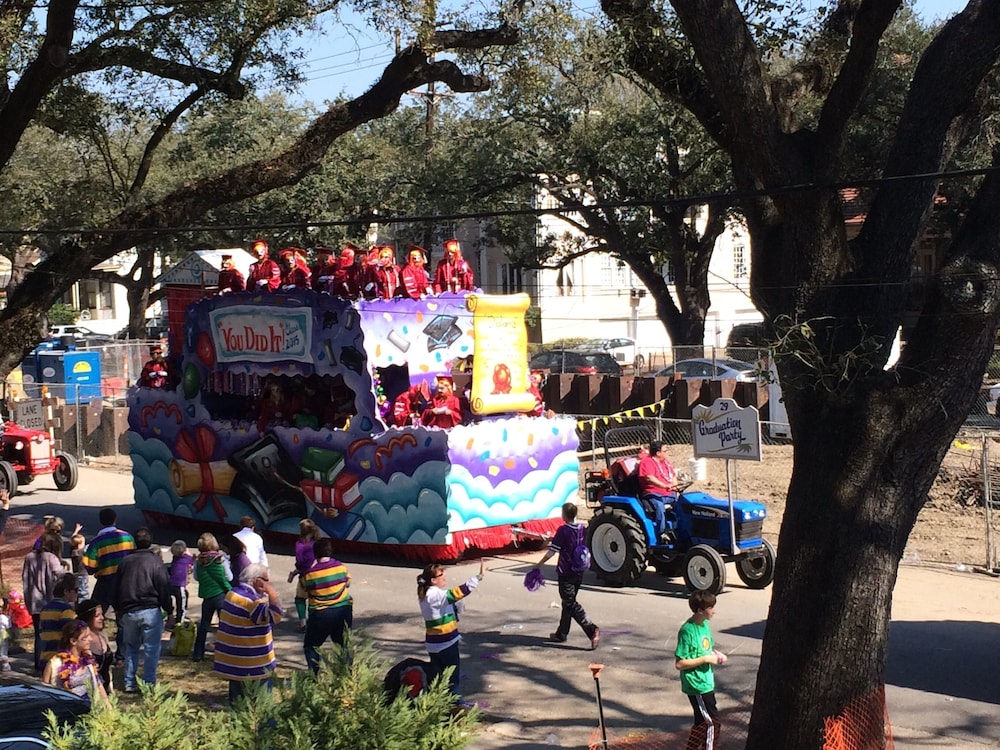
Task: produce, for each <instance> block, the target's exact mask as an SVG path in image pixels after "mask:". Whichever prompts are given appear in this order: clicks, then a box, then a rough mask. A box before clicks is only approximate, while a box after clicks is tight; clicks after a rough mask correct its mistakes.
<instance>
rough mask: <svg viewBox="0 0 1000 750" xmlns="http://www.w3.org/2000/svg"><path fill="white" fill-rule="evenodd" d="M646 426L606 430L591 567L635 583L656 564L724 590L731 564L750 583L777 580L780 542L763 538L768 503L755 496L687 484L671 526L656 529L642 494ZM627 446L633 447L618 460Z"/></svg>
mask: <svg viewBox="0 0 1000 750" xmlns="http://www.w3.org/2000/svg"><path fill="white" fill-rule="evenodd" d="M650 437H651V436H650V432H649V430H648V429H647V428H645V427H638V428H637V427H621V428H611V429H609V430H607V432H606V433H605V435H604V461H605V464H606V467H607V468H606V469H604V470H601V471H591V472H588V474H587V478H586V486H585V488H586V494H587V505H588V507H590V508H591V509H592V510H593V517H592V518H591V519H590V523H589V524H588V526H587V543H588V546H589V547H590V556H591V569H592V570H593V571H594V572H595V573H596V574H597V577H598V579H599V580H601V581H603V582H605V583H607V584H610V585H612V586H629V585H631V584H633V583H635V582H636V581H637V580H638V579H639V577H640V576H641V575H642V574H643V572H645V570H646V568H647V567H648V566H649V565H652V566H653V567H654V568H655V569H656V570H657V572H659V573H662V574H665V575H668V576H672V577H677V576H683V577H684V582H685V583H686V584H687V587H688V588H689V589H690V590H691V591H696V590H700V591H710V592H712V593H714V594H718V593H719V592H720V591H722V589H723V588H724V587H725V585H726V563H729V562H734V563H735V564H736V572H737V574H738V575H739V577H740V580H741V581H743V583H745V584H746V585H747V586H748V587H749V588H752V589H762V588H765V587H766V586H767V585H769V584H770V583H771V581H773V580H774V557H775V556H774V547H773V546H772V545H771V543H770V542H768V541H767V540H766V539H764V538H763V537H762V536H761V532H762V531H763V528H764V519H765V518H766V517H767V508H765V507H764V505H763V504H761V503H758V502H755V501H752V500H734V501H732V502H730V501H729V500H726V499H720V498H717V497H713V496H711V495H708V494H706V493H704V492H690V491H688V488H689V487H690V486H691V482H690V481H687V482H682V483H681V484H679V485H678V487H677V489H676V491H675V492H674V493H673V495H672V498H673V502H671V503H669V504H668V506H667V512H666V529H664V530H663V531H662V532H661V533H659V534H658V533H657V529H656V528H655V522H654V519H655V513H654V510H653V508H652V507H650V506H648V505H647V504H645V503H643V501H642V500H641V499H640V496H639V478H638V465H639V459H638V458H637V457H636V454H637V453H638V451H639V449H640V447H641V446H643V445H648V443H649V439H650ZM623 451H626V452H631V455H626V456H623V457H620V458H615V455H619V456H621V455H622V453H623Z"/></svg>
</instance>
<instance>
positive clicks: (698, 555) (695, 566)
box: [684, 544, 726, 594]
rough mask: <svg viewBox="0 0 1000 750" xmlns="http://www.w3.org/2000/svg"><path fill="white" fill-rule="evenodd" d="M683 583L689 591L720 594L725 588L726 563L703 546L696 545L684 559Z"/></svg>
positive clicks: (711, 549)
mask: <svg viewBox="0 0 1000 750" xmlns="http://www.w3.org/2000/svg"><path fill="white" fill-rule="evenodd" d="M684 583H686V584H687V587H688V589H690V590H691V591H707V592H709V593H710V594H720V593H722V589H724V588H725V587H726V562H725V560H723V559H722V555H720V554H719V553H718V552H716V551H715V550H714V549H713V548H712V547H709V546H708V545H705V544H696V545H695V546H694V547H692V548H691V549H689V550H688V553H687V556H686V557H685V558H684Z"/></svg>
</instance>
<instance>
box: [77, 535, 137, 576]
mask: <svg viewBox="0 0 1000 750" xmlns="http://www.w3.org/2000/svg"><path fill="white" fill-rule="evenodd" d="M134 549H135V540H134V539H133V538H132V535H131V534H129V533H128V532H127V531H122V530H121V529H118V528H115V527H114V526H108V527H106V528H103V529H101V530H100V531H98V532H97V536H95V537H94V538H93V539H92V540H91V541H90V544H88V545H87V551H86V552H85V553H84V554H83V566H84V567H85V568H86V569H87V572H88V573H90V574H92V575H94V576H96V577H97V578H103V577H104V576H111V575H114V574H115V573H117V572H118V564H119V563H120V562H121V561H122V560H124V559H125V555H127V554H128V553H129V552H131V551H132V550H134Z"/></svg>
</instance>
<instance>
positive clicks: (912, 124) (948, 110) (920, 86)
mask: <svg viewBox="0 0 1000 750" xmlns="http://www.w3.org/2000/svg"><path fill="white" fill-rule="evenodd" d="M998 58H1000V6H998V5H997V3H995V2H989V1H988V0H970V2H969V4H968V6H967V7H966V9H965V10H963V11H962V12H961V13H959V14H957V15H956V16H954V17H952V19H951V20H950V21H949V22H948V23H947V24H946V25H945V26H944V28H942V30H941V32H940V33H939V34H938V35H937V37H935V39H934V41H933V42H932V43H931V45H930V46H929V47H928V48H927V50H926V51H925V52H924V55H923V57H922V58H921V60H920V63H919V64H918V66H917V69H916V71H915V72H914V76H913V83H912V84H911V86H910V92H909V95H908V97H907V100H906V104H905V105H904V108H903V112H902V114H901V115H900V119H899V125H898V127H897V129H896V134H895V138H894V141H893V145H892V148H891V150H890V152H889V156H888V159H887V163H886V169H885V173H886V174H887V175H889V176H895V175H904V174H921V173H935V172H937V171H938V170H940V169H941V167H942V165H944V164H946V163H947V161H948V160H949V159H950V158H951V156H952V153H953V151H954V149H955V147H956V145H957V143H958V142H959V141H960V140H961V136H962V135H963V133H964V132H965V128H966V127H967V125H968V120H967V116H966V115H967V112H968V111H969V108H970V105H971V104H972V103H973V102H975V100H976V98H977V96H978V95H979V91H980V86H981V85H982V83H983V81H984V79H985V77H986V75H987V74H988V73H989V71H990V70H991V69H992V68H993V67H994V66H995V65H996V62H997V60H998ZM936 189H937V180H935V179H933V178H930V179H927V180H923V181H919V182H918V181H906V182H900V183H896V184H888V185H884V186H882V187H881V188H880V189H879V190H878V192H877V193H876V195H875V198H874V200H873V201H872V205H871V206H870V208H869V210H868V216H867V218H866V219H865V223H864V226H863V227H862V230H861V233H860V234H859V236H858V238H857V240H856V247H857V250H856V256H857V259H858V262H859V264H860V269H861V270H860V272H861V273H863V274H865V275H866V276H871V277H872V278H884V279H885V280H886V281H890V280H899V279H905V278H908V276H909V272H910V267H911V265H912V259H913V252H914V248H915V240H916V237H917V233H918V232H919V231H920V229H921V228H922V226H923V224H924V222H923V221H922V220H921V217H926V214H927V213H928V212H929V211H930V208H931V205H932V201H933V198H934V195H935V193H936ZM900 227H907V228H908V229H909V230H908V231H901V229H900ZM886 243H891V244H886ZM872 247H878V248H879V252H866V251H865V248H872Z"/></svg>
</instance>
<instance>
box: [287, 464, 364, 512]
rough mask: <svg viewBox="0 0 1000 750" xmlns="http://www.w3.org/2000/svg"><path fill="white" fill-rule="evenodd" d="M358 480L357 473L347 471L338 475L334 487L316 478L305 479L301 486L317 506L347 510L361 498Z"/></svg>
mask: <svg viewBox="0 0 1000 750" xmlns="http://www.w3.org/2000/svg"><path fill="white" fill-rule="evenodd" d="M358 480H359V477H358V476H357V475H355V474H348V473H346V472H345V473H342V474H341V475H340V476H338V477H337V480H336V481H335V482H334V483H333V486H332V487H331V486H329V485H326V484H323V483H322V482H317V481H316V480H314V479H303V480H302V482H301V483H300V484H299V486H300V487H301V488H302V491H303V492H304V493H305V495H306V497H308V498H309V500H311V501H312V502H313V504H314V505H315V506H316V507H317V508H319V509H321V510H323V509H325V508H336V509H337V510H339V511H347V510H350V509H351V508H352V507H354V506H355V505H357V504H358V502H359V501H360V500H361V488H360V487H359V486H358Z"/></svg>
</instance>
